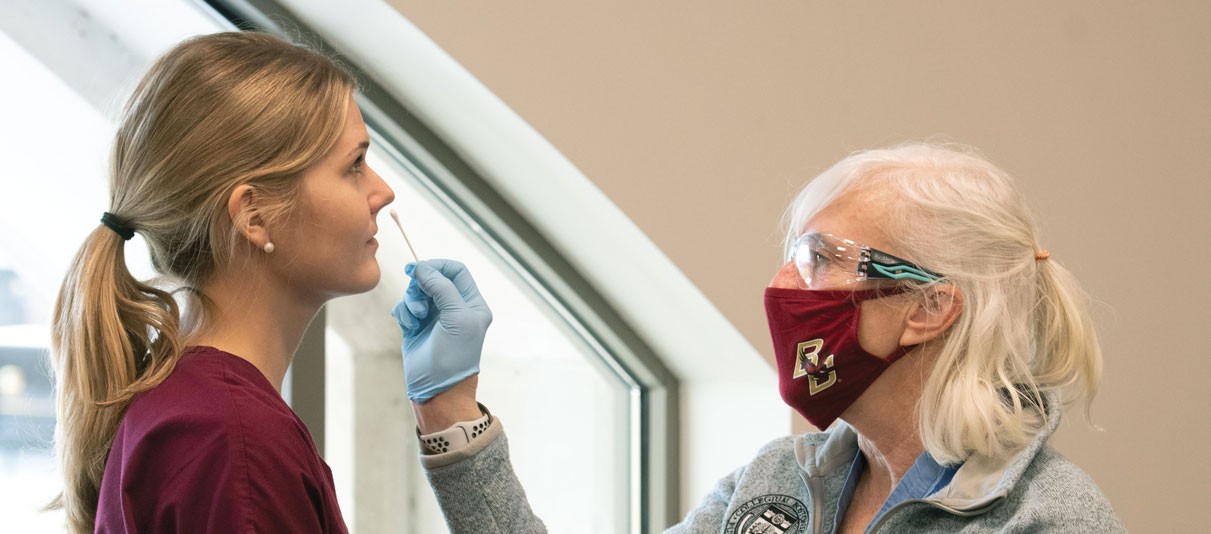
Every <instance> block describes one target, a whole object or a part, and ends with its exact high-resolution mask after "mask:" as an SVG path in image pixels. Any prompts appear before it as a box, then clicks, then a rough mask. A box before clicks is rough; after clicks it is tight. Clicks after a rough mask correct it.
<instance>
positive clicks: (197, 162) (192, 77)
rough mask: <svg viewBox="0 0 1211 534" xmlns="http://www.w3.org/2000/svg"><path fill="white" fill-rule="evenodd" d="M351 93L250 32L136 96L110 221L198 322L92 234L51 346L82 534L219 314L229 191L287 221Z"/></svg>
mask: <svg viewBox="0 0 1211 534" xmlns="http://www.w3.org/2000/svg"><path fill="white" fill-rule="evenodd" d="M353 87H354V82H353V78H352V76H351V75H350V74H349V73H348V71H346V70H345V69H343V68H342V67H341V66H340V65H338V64H336V63H335V62H334V61H332V60H331V59H330V58H328V57H326V56H324V55H322V54H319V53H317V52H314V51H311V50H309V49H306V48H303V47H301V46H298V45H295V44H291V43H288V42H285V41H282V40H280V39H278V38H276V37H273V36H270V35H264V34H257V33H242V32H231V33H219V34H213V35H205V36H200V37H195V38H193V39H190V40H187V41H185V42H183V43H181V44H179V45H177V46H176V47H175V48H173V49H172V50H170V51H169V52H168V53H166V54H165V55H164V56H163V57H161V58H160V59H159V60H157V61H156V63H155V64H154V65H153V66H152V67H151V69H150V70H149V71H148V73H147V75H146V76H144V78H143V80H142V81H140V83H139V85H138V87H136V89H135V91H134V94H133V95H132V96H131V98H130V101H129V103H128V104H127V106H126V108H125V110H124V114H123V117H122V121H121V123H120V125H119V127H118V131H117V135H116V138H115V140H114V148H113V155H112V157H111V164H110V205H109V208H110V209H109V211H110V212H112V213H113V214H114V215H115V216H117V217H118V218H119V219H121V220H122V221H125V226H127V227H130V228H133V229H135V230H137V231H138V233H139V234H140V235H141V236H142V237H143V239H144V240H145V242H146V243H147V247H148V249H149V250H150V252H151V260H152V265H153V266H154V267H155V269H156V270H157V271H159V272H160V273H161V274H162V275H163V279H164V280H166V281H171V282H173V283H174V285H178V286H180V288H182V289H186V290H188V291H186V292H185V293H184V296H185V301H184V306H185V308H186V309H187V311H188V321H186V322H183V321H182V319H181V314H180V313H179V310H178V305H177V302H176V301H175V300H174V299H173V295H172V294H171V293H169V292H168V291H166V290H164V289H160V288H157V287H154V286H153V285H151V284H147V283H142V282H139V281H136V280H135V279H134V278H133V277H132V276H131V274H130V273H129V272H128V271H127V269H126V263H125V257H124V240H123V239H122V237H121V236H119V235H118V233H117V232H116V231H115V230H113V229H111V228H109V227H107V226H100V225H99V226H98V227H97V229H96V230H94V231H93V232H92V233H91V234H90V235H89V236H88V238H87V239H86V240H85V242H84V245H83V246H82V247H81V248H80V251H79V253H78V254H77V256H76V258H75V260H74V261H73V263H72V265H71V267H70V269H69V271H68V273H67V276H66V278H65V279H64V281H63V286H62V289H61V290H60V292H59V298H58V302H57V304H56V306H55V315H54V324H53V332H52V337H53V339H52V351H51V352H52V359H53V366H54V369H55V379H56V394H57V403H58V406H57V410H58V417H59V420H58V426H57V429H56V446H57V449H58V452H59V454H60V461H61V463H62V468H63V476H64V480H65V487H64V491H63V493H62V494H61V495H60V496H59V497H58V498H56V499H55V501H54V502H52V503H51V505H50V507H51V508H60V507H61V508H63V509H64V510H65V511H66V515H67V521H68V528H69V529H70V530H71V531H73V532H91V531H92V529H93V526H94V521H95V518H96V513H97V502H98V499H99V491H100V487H101V476H102V474H103V473H104V469H105V461H106V457H107V456H108V454H109V449H110V447H111V446H112V445H113V440H114V435H115V433H116V431H117V428H118V426H119V423H120V422H121V420H122V417H123V415H124V413H125V411H126V408H127V407H128V405H129V404H130V402H131V400H132V397H134V396H135V395H136V394H138V393H139V392H142V391H146V390H148V389H151V388H153V387H155V386H157V385H159V384H160V383H161V382H163V381H164V379H165V378H167V377H168V375H169V374H170V373H171V372H172V370H173V368H174V367H175V366H176V363H177V361H178V360H179V359H180V357H181V351H182V350H183V349H184V348H185V347H184V346H183V345H184V344H185V343H187V342H188V341H187V340H188V338H189V337H190V336H191V335H193V333H195V332H197V331H198V330H199V329H200V328H202V327H203V326H204V325H205V322H206V316H207V309H206V307H207V305H208V302H209V301H208V299H207V298H206V295H204V294H203V293H202V292H201V291H200V290H199V289H198V288H201V287H203V286H204V285H205V284H206V282H207V281H209V280H210V279H212V277H213V276H215V274H216V273H217V272H219V271H220V270H222V269H225V268H227V267H228V266H229V265H232V264H233V260H235V259H236V255H237V253H239V252H240V251H242V250H243V251H247V248H246V247H245V248H241V245H240V240H239V235H238V233H237V232H236V231H235V229H234V224H233V222H232V221H231V220H230V218H229V216H228V212H227V209H226V206H227V201H228V198H229V197H230V195H231V193H232V192H233V191H234V190H235V189H236V188H237V187H239V186H241V185H251V186H252V187H254V188H255V189H256V191H257V198H258V200H257V215H256V216H257V217H259V218H260V219H261V220H263V221H264V222H265V223H266V224H274V223H275V222H280V221H283V220H285V219H286V218H287V217H289V216H290V214H291V212H292V208H293V206H294V203H295V199H296V198H297V196H298V191H299V187H298V184H299V180H298V177H299V176H300V175H301V174H302V173H303V171H305V170H306V169H307V168H308V167H309V166H311V165H312V164H313V163H315V162H316V161H319V160H320V159H321V158H322V157H323V156H324V154H326V153H327V152H328V150H329V149H330V148H331V146H332V145H333V143H334V142H335V141H336V138H337V136H338V135H339V134H340V132H341V126H342V125H343V124H344V121H345V114H346V112H347V110H348V102H349V98H350V97H351V96H352V89H353ZM98 211H99V210H98ZM245 216H247V215H245Z"/></svg>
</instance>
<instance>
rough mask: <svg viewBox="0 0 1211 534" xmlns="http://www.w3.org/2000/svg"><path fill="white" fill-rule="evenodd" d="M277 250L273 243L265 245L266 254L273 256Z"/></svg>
mask: <svg viewBox="0 0 1211 534" xmlns="http://www.w3.org/2000/svg"><path fill="white" fill-rule="evenodd" d="M275 248H276V247H274V246H273V243H265V246H264V247H263V250H264V251H265V254H273V251H274V250H275Z"/></svg>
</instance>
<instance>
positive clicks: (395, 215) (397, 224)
mask: <svg viewBox="0 0 1211 534" xmlns="http://www.w3.org/2000/svg"><path fill="white" fill-rule="evenodd" d="M390 213H391V219H392V220H394V221H395V227H396V228H399V233H400V234H402V235H403V236H404V243H407V244H408V252H411V253H412V259H413V260H416V261H420V256H417V255H416V249H414V248H412V241H410V240H409V239H408V232H405V231H404V225H402V224H400V222H399V213H398V212H396V211H395V210H391V212H390Z"/></svg>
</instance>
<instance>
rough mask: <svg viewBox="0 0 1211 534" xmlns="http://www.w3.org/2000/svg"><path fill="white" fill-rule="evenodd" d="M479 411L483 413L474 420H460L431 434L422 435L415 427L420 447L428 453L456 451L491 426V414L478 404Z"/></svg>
mask: <svg viewBox="0 0 1211 534" xmlns="http://www.w3.org/2000/svg"><path fill="white" fill-rule="evenodd" d="M479 411H480V412H481V413H483V414H484V415H483V417H480V418H479V419H476V420H474V421H460V422H458V423H454V424H453V425H451V426H450V427H449V428H447V429H445V430H442V431H439V432H434V433H432V434H423V435H422V434H421V433H420V428H417V429H416V436H417V437H418V438H420V443H421V447H422V448H424V449H425V452H427V453H429V454H441V453H445V452H450V451H457V450H459V449H462V448H464V447H466V446H467V445H469V444H470V443H471V441H472V440H474V439H475V438H477V437H479V436H480V435H482V434H483V433H484V431H485V430H487V429H488V427H489V426H492V414H491V413H488V409H487V408H486V407H485V406H484V405H483V404H480V405H479Z"/></svg>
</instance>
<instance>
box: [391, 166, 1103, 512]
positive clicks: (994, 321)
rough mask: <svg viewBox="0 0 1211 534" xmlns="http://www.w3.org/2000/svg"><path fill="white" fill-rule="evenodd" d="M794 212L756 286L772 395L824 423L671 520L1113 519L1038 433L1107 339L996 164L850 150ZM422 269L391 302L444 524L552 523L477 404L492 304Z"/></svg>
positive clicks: (1073, 400) (1055, 419)
mask: <svg viewBox="0 0 1211 534" xmlns="http://www.w3.org/2000/svg"><path fill="white" fill-rule="evenodd" d="M788 219H789V223H790V224H789V228H788V232H787V238H786V250H787V261H786V263H785V264H784V265H783V266H782V268H781V269H779V270H778V272H777V273H776V274H775V275H774V278H773V281H772V282H771V283H770V286H769V287H768V288H767V289H766V290H765V308H766V313H767V317H768V320H769V326H770V334H771V337H772V340H773V345H774V353H775V355H776V360H777V374H778V382H779V384H778V386H779V391H780V393H781V395H782V398H783V400H784V401H785V402H786V403H787V404H788V405H790V406H791V407H792V408H794V409H795V410H796V411H798V412H799V413H800V414H802V415H803V416H804V417H805V418H807V420H808V421H810V422H811V423H812V424H814V425H816V426H817V427H819V428H821V429H825V430H824V431H822V432H812V433H807V434H803V435H798V436H789V437H784V438H781V439H777V440H775V441H773V442H771V443H770V444H768V445H767V446H765V447H764V448H762V450H761V451H760V452H758V454H757V456H756V457H755V458H753V460H752V461H751V462H749V463H748V464H747V465H745V466H743V467H741V468H739V469H737V470H736V471H734V472H733V473H731V474H730V475H728V476H727V477H725V478H724V479H723V480H721V481H720V482H719V483H718V485H717V487H716V488H715V489H714V490H713V491H711V492H710V493H709V494H708V495H707V496H706V498H705V499H704V500H703V501H702V503H701V504H700V505H699V506H698V507H697V508H696V509H695V510H693V511H691V512H690V513H689V515H688V516H687V517H686V518H685V519H684V521H683V522H681V523H680V524H678V525H676V526H674V527H672V528H671V529H670V530H669V532H694V533H698V532H701V533H707V532H711V533H718V532H724V533H726V534H732V533H748V532H957V531H962V532H987V531H997V532H1121V531H1124V530H1125V529H1124V527H1123V525H1122V523H1121V522H1120V521H1119V519H1118V518H1117V517H1116V516H1115V513H1114V511H1113V509H1112V507H1111V505H1110V503H1109V502H1108V501H1107V500H1106V498H1105V497H1104V496H1103V495H1102V493H1101V492H1100V491H1099V490H1098V488H1097V486H1096V485H1095V484H1094V482H1093V481H1092V480H1091V479H1090V478H1089V476H1088V475H1086V474H1085V473H1084V472H1083V471H1081V470H1080V469H1079V468H1078V467H1076V466H1075V465H1074V464H1072V463H1071V462H1069V461H1068V460H1066V459H1065V458H1064V457H1063V456H1061V455H1060V454H1059V453H1058V452H1056V451H1055V450H1054V449H1052V448H1050V447H1049V446H1048V445H1047V441H1048V439H1049V438H1050V437H1051V435H1052V434H1053V433H1054V432H1055V429H1056V427H1057V426H1058V425H1059V421H1060V416H1061V414H1062V412H1063V410H1064V408H1065V407H1069V406H1078V407H1082V408H1084V410H1085V412H1086V414H1087V413H1088V407H1089V404H1090V402H1091V401H1092V398H1093V396H1094V394H1095V393H1096V391H1097V387H1098V382H1099V377H1100V374H1101V350H1100V348H1099V346H1098V341H1097V336H1096V334H1095V331H1094V328H1093V325H1092V323H1091V322H1090V318H1089V314H1088V311H1087V310H1086V304H1085V296H1084V294H1083V293H1082V291H1081V290H1080V288H1079V287H1078V285H1077V283H1076V281H1075V280H1074V279H1073V277H1072V275H1071V274H1070V273H1069V272H1068V271H1067V270H1065V269H1064V268H1063V267H1061V266H1060V265H1059V264H1058V263H1057V262H1056V260H1054V259H1052V258H1050V255H1049V254H1048V252H1047V251H1046V250H1044V249H1043V248H1042V247H1041V246H1040V245H1039V242H1038V239H1037V235H1036V228H1035V223H1034V220H1033V218H1032V217H1031V215H1030V213H1029V211H1028V210H1027V208H1026V206H1025V204H1024V202H1023V200H1022V198H1021V196H1020V195H1019V193H1018V191H1017V190H1016V188H1015V186H1014V182H1013V180H1012V179H1011V178H1010V177H1009V176H1008V175H1007V174H1006V173H1005V172H1003V171H1001V170H1000V169H998V168H996V167H995V166H993V165H992V164H991V163H989V162H988V161H986V160H985V159H984V158H982V157H980V156H979V155H977V154H975V153H974V152H973V151H971V150H968V149H961V148H953V147H943V146H935V145H928V144H909V145H902V146H897V147H893V148H889V149H884V150H870V151H864V152H859V153H856V154H853V155H851V156H849V157H847V158H845V159H843V160H842V161H840V162H838V163H837V164H836V165H834V166H833V167H832V168H830V169H828V170H827V171H825V172H824V173H823V174H821V175H820V176H819V177H817V178H816V179H815V180H813V181H812V182H811V183H810V184H808V185H807V187H806V188H804V190H803V192H802V193H801V194H800V195H799V196H798V198H797V199H796V200H795V202H794V204H793V205H792V206H791V208H790V211H789V217H788ZM414 274H415V275H416V278H415V279H414V285H413V286H412V287H411V288H410V290H409V292H408V293H407V294H406V295H405V298H404V300H403V302H401V303H400V305H399V306H397V307H396V309H395V312H394V314H395V316H396V318H397V319H398V320H399V321H400V325H401V327H402V328H403V330H404V338H405V344H404V360H405V366H406V369H405V371H406V373H407V375H408V376H407V380H408V387H409V396H410V398H412V399H413V402H414V407H415V408H416V410H417V413H418V415H419V416H420V417H419V420H420V428H419V429H418V431H419V433H420V434H422V443H423V444H424V445H425V447H426V450H427V453H426V454H425V455H423V456H422V463H423V464H424V465H425V467H426V468H427V470H428V474H429V479H430V482H431V484H432V486H433V488H434V491H435V492H436V494H437V496H438V501H439V503H440V504H441V506H442V509H443V512H444V513H445V515H446V518H447V521H448V523H449V525H450V527H451V530H452V531H453V532H480V533H482V532H543V531H545V527H544V526H543V525H542V522H541V521H540V520H539V519H538V518H536V517H534V516H533V514H532V513H531V512H530V509H529V506H528V504H527V503H526V501H525V495H524V492H523V491H522V489H521V487H520V485H519V484H518V483H517V480H516V477H515V476H514V475H513V473H512V471H511V467H510V464H509V461H508V450H507V444H506V442H505V439H504V434H503V429H502V427H501V425H500V423H499V421H497V420H496V419H495V418H493V417H492V416H491V415H488V414H487V412H486V409H483V407H482V406H480V405H477V404H476V402H475V394H474V393H475V375H476V374H477V373H478V362H479V352H480V347H481V345H482V339H483V332H484V331H485V330H486V328H487V324H488V323H489V322H490V319H491V314H490V312H488V310H487V307H486V305H484V304H483V301H482V299H480V298H479V296H478V292H477V291H476V290H475V285H474V282H473V281H472V280H471V278H470V276H469V275H467V273H466V271H465V270H464V269H463V268H462V267H461V265H458V264H456V263H453V262H442V261H438V262H433V263H430V262H422V263H421V264H419V265H417V266H416V267H415V270H414ZM464 427H466V428H470V429H473V432H470V433H466V435H467V436H473V437H469V438H468V439H463V440H454V441H451V439H449V438H448V436H451V435H453V434H454V433H457V434H460V435H461V434H463V432H461V428H464ZM452 430H454V431H456V432H454V433H452V432H451V431H452ZM485 497H486V498H485ZM485 503H487V504H488V505H485Z"/></svg>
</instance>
